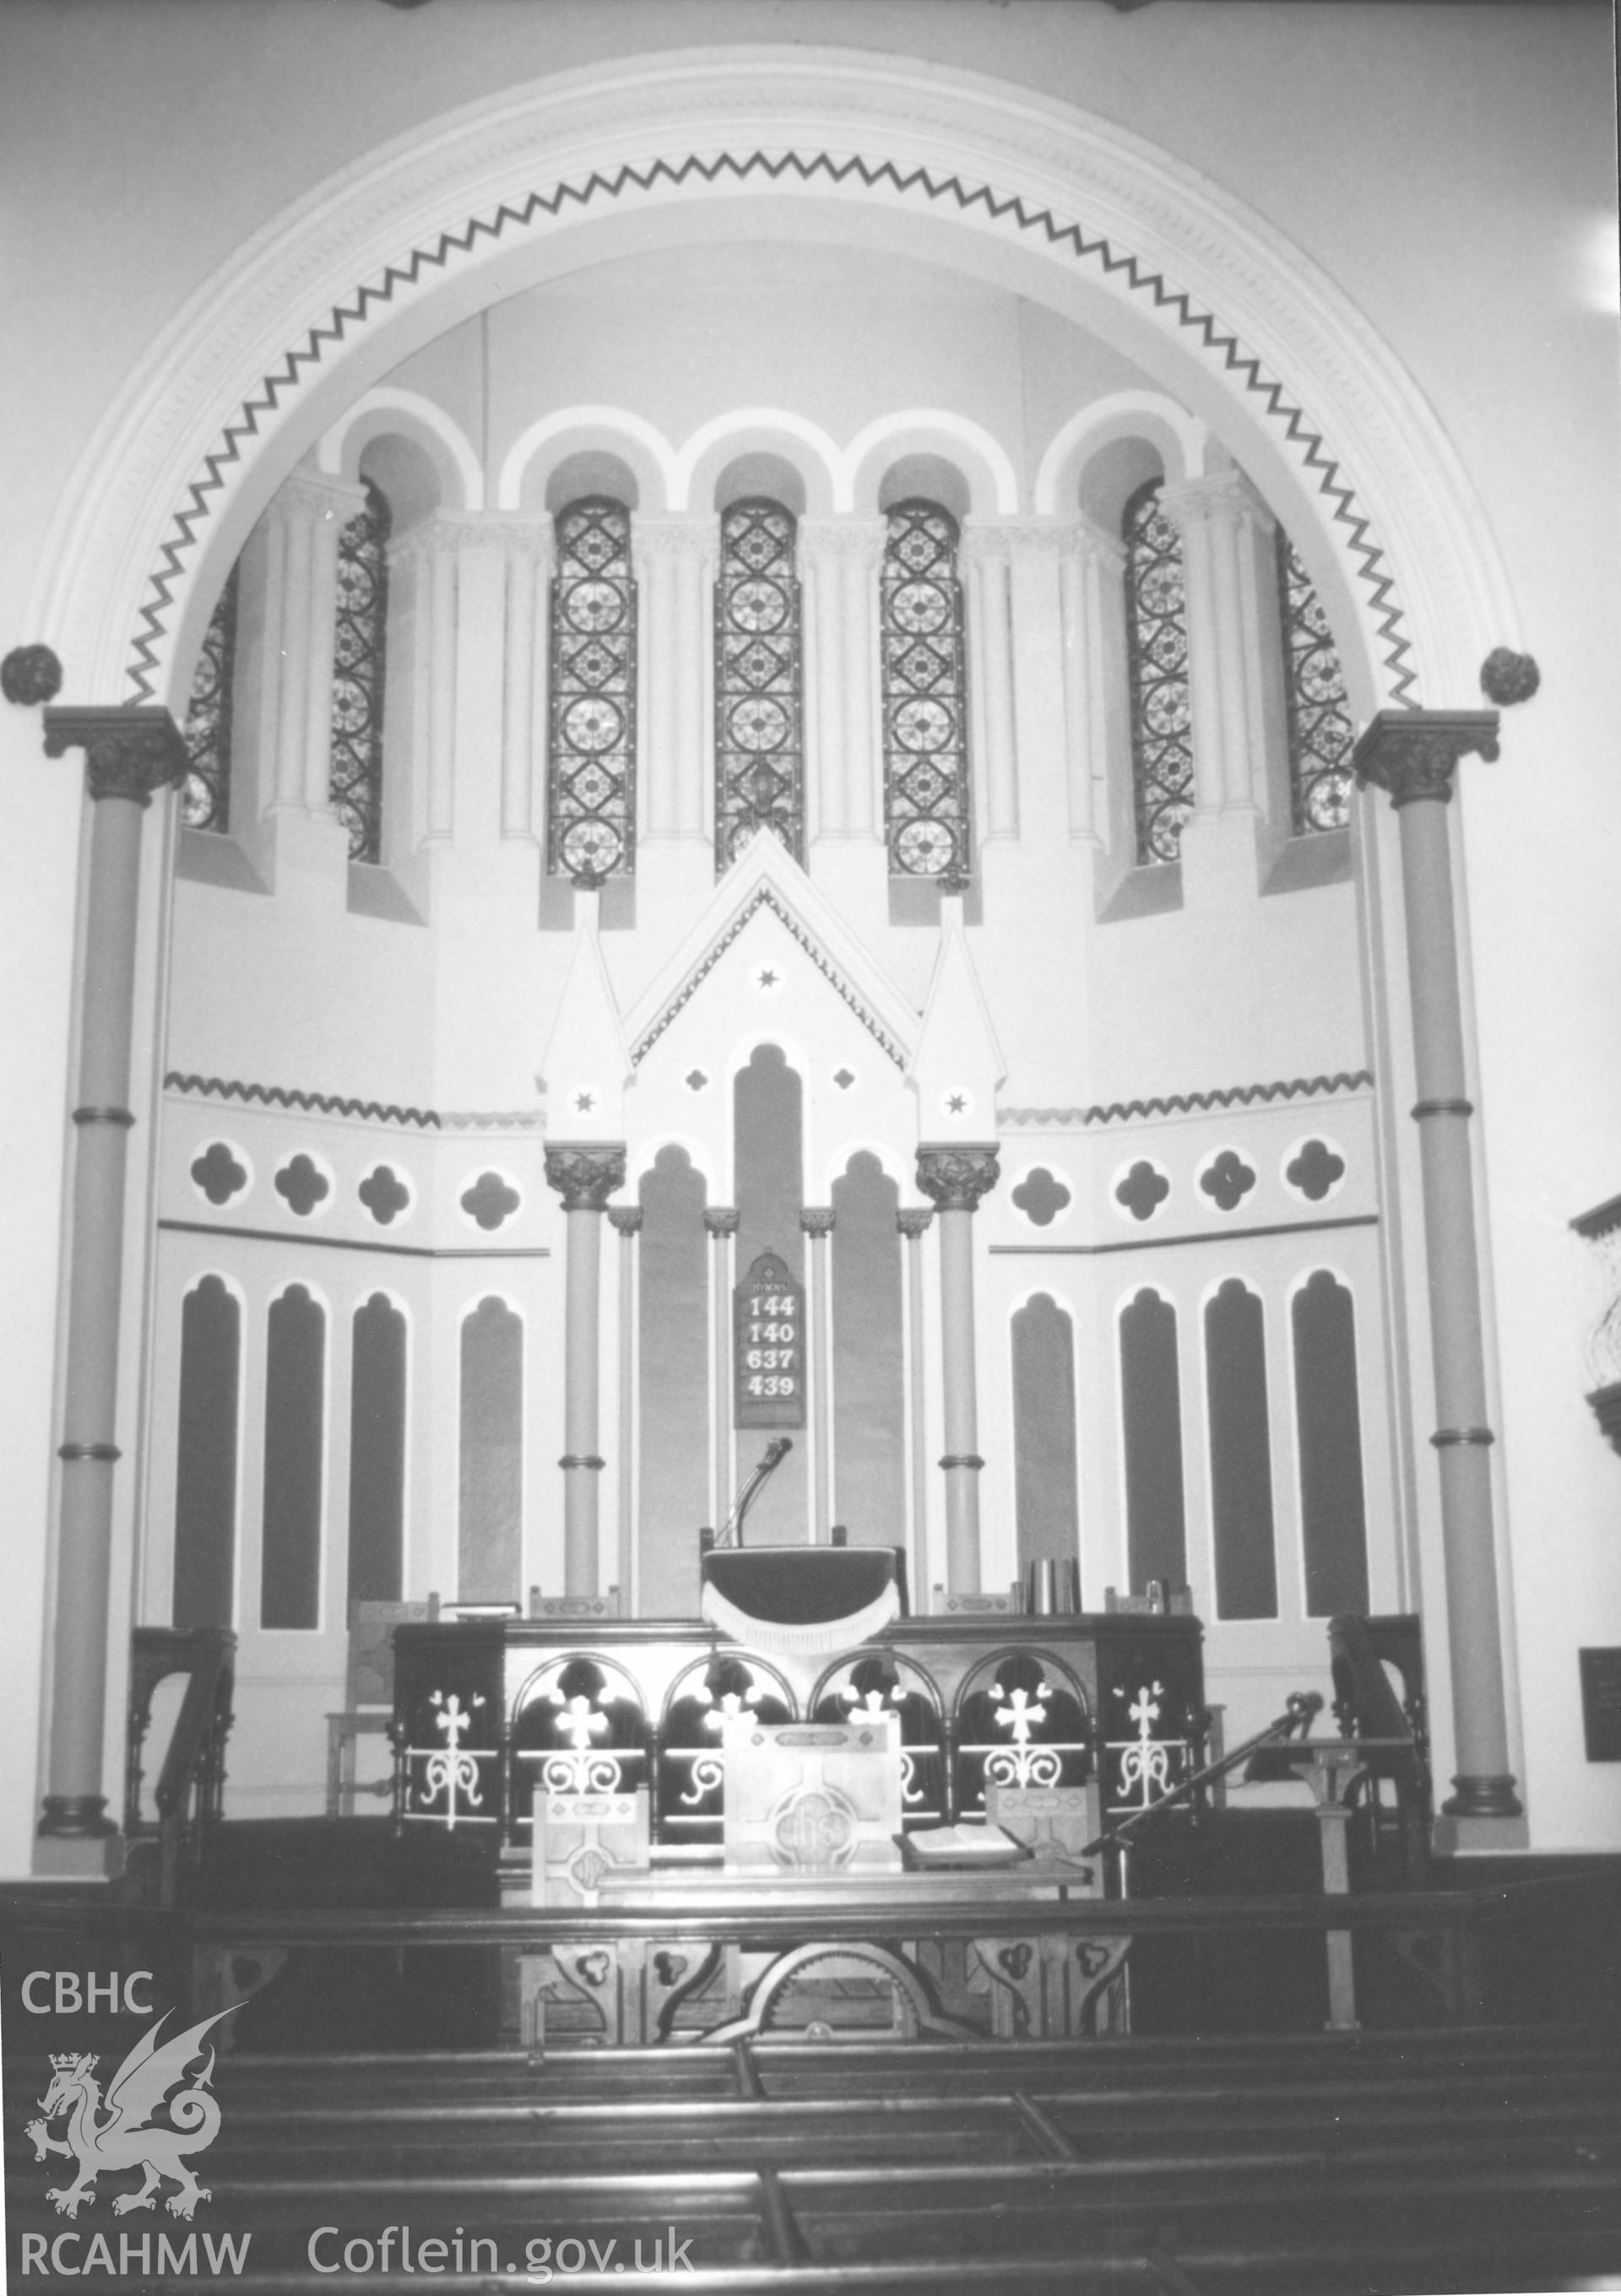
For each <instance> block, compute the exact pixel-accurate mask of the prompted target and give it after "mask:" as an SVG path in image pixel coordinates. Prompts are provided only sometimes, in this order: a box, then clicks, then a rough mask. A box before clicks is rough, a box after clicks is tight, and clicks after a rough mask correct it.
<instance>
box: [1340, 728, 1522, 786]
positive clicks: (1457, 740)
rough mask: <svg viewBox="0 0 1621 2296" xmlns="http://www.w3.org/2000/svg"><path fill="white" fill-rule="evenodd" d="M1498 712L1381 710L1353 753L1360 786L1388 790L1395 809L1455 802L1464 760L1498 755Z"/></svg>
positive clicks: (1352, 759) (1352, 758) (1353, 763)
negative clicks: (1458, 772) (1455, 776)
mask: <svg viewBox="0 0 1621 2296" xmlns="http://www.w3.org/2000/svg"><path fill="white" fill-rule="evenodd" d="M1497 725H1498V717H1497V712H1496V710H1495V709H1381V710H1380V711H1379V712H1378V715H1377V717H1374V718H1373V719H1372V720H1371V721H1370V724H1369V725H1368V726H1367V728H1366V729H1365V731H1364V732H1363V734H1362V738H1361V739H1360V740H1359V742H1357V744H1356V747H1355V749H1354V750H1352V752H1351V763H1352V765H1353V767H1354V769H1355V773H1356V779H1357V784H1358V786H1359V787H1360V788H1366V786H1367V785H1368V783H1370V782H1371V783H1373V784H1374V786H1375V787H1376V788H1378V789H1382V790H1387V791H1389V793H1390V802H1391V804H1392V805H1393V806H1403V805H1412V804H1414V803H1416V802H1417V801H1418V800H1419V799H1425V798H1430V799H1436V800H1437V801H1438V802H1439V803H1440V804H1442V805H1446V804H1449V803H1450V802H1451V799H1452V775H1453V772H1454V771H1455V769H1456V767H1457V765H1458V761H1459V759H1460V758H1467V757H1471V756H1474V757H1481V758H1485V759H1486V761H1487V763H1488V764H1489V763H1490V762H1491V760H1492V759H1493V758H1495V757H1496V755H1497Z"/></svg>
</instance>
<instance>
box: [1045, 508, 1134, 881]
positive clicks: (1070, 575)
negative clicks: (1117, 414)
mask: <svg viewBox="0 0 1621 2296" xmlns="http://www.w3.org/2000/svg"><path fill="white" fill-rule="evenodd" d="M1124 572H1125V545H1124V544H1123V543H1122V542H1120V541H1119V540H1118V539H1117V538H1115V537H1113V536H1110V535H1107V534H1105V533H1104V532H1103V531H1102V529H1101V528H1098V527H1095V526H1090V525H1087V524H1084V523H1082V524H1080V525H1077V526H1074V527H1071V528H1070V529H1069V530H1068V532H1067V533H1066V536H1065V537H1064V547H1063V550H1062V553H1061V554H1060V557H1059V561H1058V579H1059V586H1060V595H1061V613H1062V620H1063V630H1064V729H1065V750H1066V758H1067V760H1068V767H1069V774H1068V781H1069V833H1070V835H1071V837H1072V838H1074V839H1075V840H1077V841H1078V842H1079V841H1082V840H1085V841H1090V840H1098V839H1101V840H1105V841H1107V842H1112V841H1113V840H1112V835H1111V832H1112V827H1113V824H1111V822H1110V820H1109V818H1108V811H1107V791H1108V760H1109V756H1110V752H1111V750H1112V749H1113V750H1115V751H1116V752H1117V753H1118V754H1119V755H1120V756H1122V757H1124V755H1125V753H1126V749H1127V747H1128V745H1129V742H1130V732H1129V729H1128V728H1127V727H1126V726H1125V725H1124V724H1123V722H1121V716H1122V713H1121V710H1120V705H1119V700H1118V698H1117V697H1118V696H1119V695H1121V694H1123V693H1124V691H1125V644H1124V638H1125V627H1124V621H1123V616H1122V612H1121V585H1122V581H1123V576H1124Z"/></svg>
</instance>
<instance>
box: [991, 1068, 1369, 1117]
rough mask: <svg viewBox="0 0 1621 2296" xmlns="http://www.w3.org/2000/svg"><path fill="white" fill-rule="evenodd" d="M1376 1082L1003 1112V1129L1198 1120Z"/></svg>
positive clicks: (1241, 1087)
mask: <svg viewBox="0 0 1621 2296" xmlns="http://www.w3.org/2000/svg"><path fill="white" fill-rule="evenodd" d="M1372 1082H1373V1071H1372V1070H1371V1069H1355V1070H1351V1069H1342V1070H1340V1071H1339V1073H1338V1074H1337V1075H1336V1076H1315V1077H1290V1078H1288V1079H1287V1080H1286V1081H1284V1082H1281V1083H1278V1084H1232V1085H1224V1086H1222V1087H1220V1088H1219V1089H1218V1090H1216V1091H1214V1092H1173V1093H1171V1094H1169V1095H1167V1096H1166V1097H1164V1099H1159V1098H1156V1099H1153V1100H1111V1101H1110V1102H1109V1103H1108V1104H1107V1107H1106V1106H1104V1105H1102V1104H1101V1103H1099V1104H1098V1105H1096V1106H1094V1107H1091V1108H1000V1109H998V1111H997V1112H996V1120H997V1122H998V1124H999V1125H1019V1124H1075V1125H1094V1124H1126V1123H1129V1122H1131V1119H1133V1118H1135V1117H1143V1116H1193V1115H1197V1113H1198V1112H1199V1111H1201V1110H1205V1109H1212V1108H1251V1107H1254V1106H1255V1105H1256V1104H1257V1103H1265V1102H1267V1101H1273V1100H1324V1099H1327V1098H1328V1097H1329V1095H1330V1094H1332V1093H1337V1092H1360V1091H1362V1090H1364V1089H1365V1088H1366V1087H1368V1086H1370V1085H1371V1084H1372Z"/></svg>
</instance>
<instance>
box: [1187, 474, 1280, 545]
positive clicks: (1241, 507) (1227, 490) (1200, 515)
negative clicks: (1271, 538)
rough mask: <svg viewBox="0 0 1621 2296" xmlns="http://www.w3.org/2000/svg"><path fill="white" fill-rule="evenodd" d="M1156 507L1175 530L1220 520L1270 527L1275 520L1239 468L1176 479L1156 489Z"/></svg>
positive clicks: (1206, 524) (1212, 524) (1211, 523)
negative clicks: (1158, 505)
mask: <svg viewBox="0 0 1621 2296" xmlns="http://www.w3.org/2000/svg"><path fill="white" fill-rule="evenodd" d="M1159 500H1160V506H1161V508H1162V509H1163V510H1164V512H1165V514H1166V516H1167V517H1168V518H1170V519H1171V520H1172V521H1173V522H1174V523H1175V525H1176V527H1177V528H1178V529H1179V530H1180V531H1181V533H1183V534H1186V532H1187V531H1188V529H1189V527H1190V526H1214V524H1216V523H1217V521H1220V520H1222V519H1231V520H1238V519H1252V520H1256V521H1263V522H1264V524H1265V525H1266V526H1267V527H1268V528H1269V529H1270V528H1271V527H1273V526H1274V525H1276V523H1277V521H1276V520H1275V519H1274V518H1273V516H1272V514H1271V511H1270V510H1268V508H1267V506H1266V504H1265V503H1264V502H1263V499H1262V497H1261V496H1259V495H1258V494H1257V493H1256V492H1255V488H1254V487H1252V486H1251V484H1250V482H1249V480H1247V478H1246V477H1245V475H1244V473H1243V471H1210V472H1209V473H1208V474H1207V475H1206V476H1205V477H1204V478H1199V479H1177V480H1173V481H1171V482H1170V483H1168V484H1166V485H1165V486H1163V487H1162V488H1160V490H1159Z"/></svg>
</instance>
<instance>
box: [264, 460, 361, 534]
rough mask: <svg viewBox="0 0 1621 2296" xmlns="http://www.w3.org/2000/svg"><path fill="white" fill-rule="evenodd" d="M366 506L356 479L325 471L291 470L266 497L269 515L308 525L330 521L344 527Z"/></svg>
mask: <svg viewBox="0 0 1621 2296" xmlns="http://www.w3.org/2000/svg"><path fill="white" fill-rule="evenodd" d="M365 508H366V488H364V487H363V486H362V485H361V484H360V483H359V481H358V480H356V479H341V478H339V477H338V476H337V475H336V473H335V472H330V471H293V472H292V475H291V477H289V478H285V479H284V480H282V483H281V485H280V486H279V487H277V488H276V492H275V493H274V494H273V495H272V496H271V497H270V509H271V512H273V514H276V515H279V516H280V517H282V518H284V519H288V520H299V521H302V522H303V523H305V524H308V525H311V526H316V525H322V524H324V523H325V521H326V520H328V519H331V518H336V519H338V520H339V521H341V522H342V523H343V524H344V525H347V524H348V522H349V521H350V519H351V518H353V517H355V516H356V515H357V513H358V512H360V511H363V510H364V509H365Z"/></svg>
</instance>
